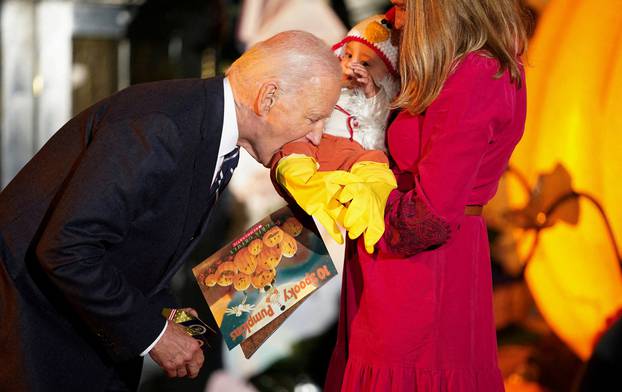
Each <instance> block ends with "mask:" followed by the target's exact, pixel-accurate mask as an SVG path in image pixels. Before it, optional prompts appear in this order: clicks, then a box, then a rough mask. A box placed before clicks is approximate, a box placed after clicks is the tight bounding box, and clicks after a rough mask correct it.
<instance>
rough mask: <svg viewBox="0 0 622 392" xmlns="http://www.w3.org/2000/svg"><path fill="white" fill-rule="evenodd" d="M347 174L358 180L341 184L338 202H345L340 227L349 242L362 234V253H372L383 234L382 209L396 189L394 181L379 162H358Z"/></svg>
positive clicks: (349, 179) (386, 168) (385, 167)
mask: <svg viewBox="0 0 622 392" xmlns="http://www.w3.org/2000/svg"><path fill="white" fill-rule="evenodd" d="M350 173H351V174H352V175H353V176H354V178H356V179H357V180H358V181H356V182H354V181H352V178H348V181H351V182H350V183H344V184H343V185H344V187H343V190H342V191H341V193H340V194H339V196H338V200H339V201H340V202H341V203H344V204H345V203H348V202H349V204H348V206H347V211H346V212H345V214H344V215H343V222H342V223H343V226H344V227H345V229H346V230H348V236H349V237H350V238H352V239H354V238H357V237H358V236H360V235H361V234H363V240H364V242H365V250H367V252H368V253H373V251H374V245H375V244H376V243H377V242H378V241H379V240H380V238H381V237H382V234H383V233H384V208H385V205H386V203H387V199H388V198H389V194H390V193H391V191H392V190H393V189H395V188H397V181H396V180H395V176H394V175H393V172H392V171H391V170H390V169H389V166H388V165H387V164H385V163H378V162H357V163H355V164H354V165H353V166H352V168H351V169H350Z"/></svg>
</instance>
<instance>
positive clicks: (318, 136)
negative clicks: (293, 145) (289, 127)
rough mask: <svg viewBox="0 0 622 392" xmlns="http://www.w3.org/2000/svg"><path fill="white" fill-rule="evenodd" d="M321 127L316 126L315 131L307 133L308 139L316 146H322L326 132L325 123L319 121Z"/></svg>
mask: <svg viewBox="0 0 622 392" xmlns="http://www.w3.org/2000/svg"><path fill="white" fill-rule="evenodd" d="M318 124H319V125H316V126H315V127H314V128H313V130H312V131H311V132H309V133H307V135H306V138H307V140H309V141H310V142H311V143H313V144H314V145H316V146H319V145H320V140H322V133H323V132H324V121H318Z"/></svg>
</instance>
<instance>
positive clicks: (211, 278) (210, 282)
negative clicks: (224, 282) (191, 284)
mask: <svg viewBox="0 0 622 392" xmlns="http://www.w3.org/2000/svg"><path fill="white" fill-rule="evenodd" d="M217 282H218V277H217V276H216V274H215V273H214V274H209V275H207V276H206V277H205V279H204V280H203V283H204V284H205V285H206V286H207V287H213V286H215V285H216V283H217Z"/></svg>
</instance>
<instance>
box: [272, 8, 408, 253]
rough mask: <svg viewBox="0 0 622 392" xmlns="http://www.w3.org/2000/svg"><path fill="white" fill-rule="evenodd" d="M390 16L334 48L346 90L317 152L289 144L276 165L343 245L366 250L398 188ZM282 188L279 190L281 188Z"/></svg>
mask: <svg viewBox="0 0 622 392" xmlns="http://www.w3.org/2000/svg"><path fill="white" fill-rule="evenodd" d="M394 41H395V40H394V37H393V35H392V25H391V22H390V21H389V20H388V19H387V17H385V15H376V16H372V17H370V18H368V19H366V20H364V21H362V22H360V23H358V24H357V25H356V26H354V28H352V30H350V31H349V32H348V34H347V35H346V37H345V38H344V39H343V40H341V41H340V42H339V43H337V44H336V45H334V46H333V50H334V51H335V54H336V55H337V56H339V59H340V62H341V67H342V70H343V79H342V90H341V95H340V97H339V100H338V101H337V104H336V105H335V109H334V110H333V113H332V114H331V116H330V118H329V119H328V120H327V122H326V126H325V130H324V135H323V136H322V141H321V143H320V145H319V146H315V145H313V144H312V143H309V142H308V141H296V142H292V143H289V144H287V145H285V146H284V147H283V148H282V149H281V151H280V152H279V153H277V154H276V155H275V157H274V158H273V160H272V168H273V171H272V174H273V179H274V180H275V182H276V183H278V184H280V185H281V186H282V187H283V188H285V189H286V190H287V192H288V193H289V195H290V196H291V197H292V198H293V199H294V200H295V201H296V202H297V203H298V205H300V207H301V208H302V209H303V210H305V211H306V212H307V213H308V214H310V215H312V216H314V217H315V218H317V219H318V220H319V221H320V222H321V223H322V224H323V225H324V226H325V227H326V229H327V230H328V232H329V233H330V234H331V235H332V236H333V238H335V240H337V241H338V242H339V243H341V242H342V241H343V239H342V238H341V233H340V232H339V229H338V227H337V226H336V223H338V224H339V225H341V226H343V227H345V228H346V230H348V233H349V237H350V238H356V237H358V236H359V235H361V234H364V239H365V245H366V249H367V251H368V252H370V253H371V252H373V245H374V244H375V243H376V242H377V241H378V240H379V239H380V237H381V236H382V233H383V232H384V205H385V203H386V199H387V197H388V195H389V193H390V192H391V190H393V189H395V188H396V186H397V185H396V182H395V178H394V176H393V173H392V172H391V171H390V169H389V165H388V158H387V156H386V154H385V152H386V150H387V149H386V144H385V129H386V123H387V117H388V115H389V112H390V103H391V100H392V99H393V98H394V97H395V95H396V94H397V92H398V88H399V82H398V78H397V76H398V74H397V69H396V65H397V60H398V59H397V51H398V48H397V45H396V44H395V42H394ZM277 188H278V187H277Z"/></svg>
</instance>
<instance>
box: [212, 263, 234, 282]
mask: <svg viewBox="0 0 622 392" xmlns="http://www.w3.org/2000/svg"><path fill="white" fill-rule="evenodd" d="M237 272H238V269H237V268H236V266H235V264H234V263H233V262H231V261H225V262H224V263H222V264H220V265H219V266H218V269H217V270H216V277H217V279H218V281H217V283H218V285H219V286H223V287H224V286H230V285H231V283H233V278H234V277H235V274H236V273H237Z"/></svg>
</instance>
